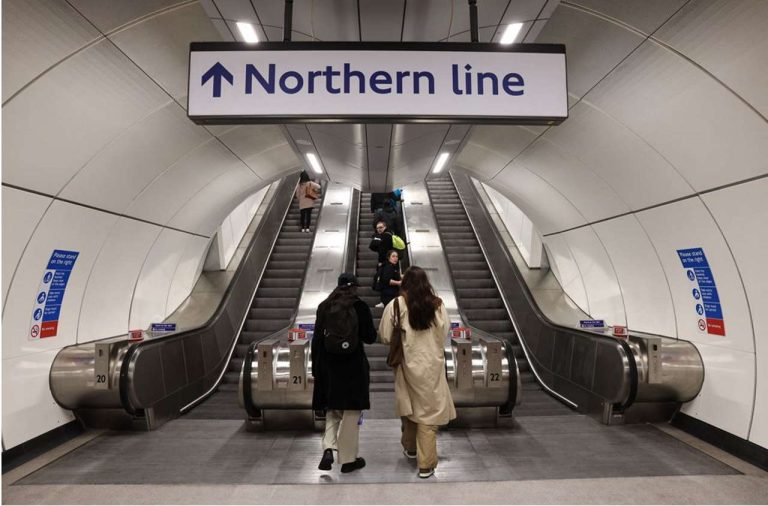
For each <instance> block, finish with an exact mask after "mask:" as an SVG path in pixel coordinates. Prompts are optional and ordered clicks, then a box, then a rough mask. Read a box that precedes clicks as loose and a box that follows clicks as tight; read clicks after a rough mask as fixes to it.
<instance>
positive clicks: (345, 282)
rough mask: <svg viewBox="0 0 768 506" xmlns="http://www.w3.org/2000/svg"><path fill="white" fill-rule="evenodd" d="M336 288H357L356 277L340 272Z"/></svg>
mask: <svg viewBox="0 0 768 506" xmlns="http://www.w3.org/2000/svg"><path fill="white" fill-rule="evenodd" d="M338 286H358V284H357V276H355V275H354V274H352V273H351V272H342V273H341V275H339V283H338Z"/></svg>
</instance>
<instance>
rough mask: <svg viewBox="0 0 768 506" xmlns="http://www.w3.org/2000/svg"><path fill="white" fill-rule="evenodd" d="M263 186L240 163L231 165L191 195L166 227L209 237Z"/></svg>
mask: <svg viewBox="0 0 768 506" xmlns="http://www.w3.org/2000/svg"><path fill="white" fill-rule="evenodd" d="M261 186H264V183H263V182H262V180H261V179H259V178H258V177H257V176H256V175H255V174H254V173H253V172H251V170H250V169H249V168H248V167H246V166H245V165H243V164H238V165H234V166H233V167H231V168H229V169H228V170H227V171H226V172H223V173H221V174H220V175H219V176H218V177H216V178H215V179H213V180H212V181H210V182H209V183H208V184H206V185H205V186H204V187H203V188H202V189H200V190H199V191H198V192H197V193H195V195H193V196H192V197H191V198H190V199H189V200H188V201H187V202H186V203H185V204H184V206H183V207H182V208H181V209H179V211H178V212H177V213H176V215H174V216H173V218H171V220H170V221H169V222H168V225H169V226H171V227H173V228H176V229H180V230H186V231H188V232H193V233H196V234H201V235H204V236H208V237H210V236H212V235H213V234H214V233H215V232H216V229H217V228H218V227H219V226H221V223H222V222H223V221H224V218H226V217H227V216H229V213H231V212H232V210H233V209H234V208H235V207H237V206H238V205H239V204H240V203H241V202H242V201H243V200H245V199H246V197H248V196H250V195H252V194H253V192H255V191H256V190H257V189H258V188H259V187H261Z"/></svg>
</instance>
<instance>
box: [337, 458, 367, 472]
mask: <svg viewBox="0 0 768 506" xmlns="http://www.w3.org/2000/svg"><path fill="white" fill-rule="evenodd" d="M364 467H365V459H364V458H363V457H357V458H356V459H355V461H354V462H347V463H346V464H342V465H341V472H342V473H351V472H352V471H356V470H358V469H362V468H364Z"/></svg>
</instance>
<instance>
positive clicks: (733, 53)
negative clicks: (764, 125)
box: [654, 0, 768, 116]
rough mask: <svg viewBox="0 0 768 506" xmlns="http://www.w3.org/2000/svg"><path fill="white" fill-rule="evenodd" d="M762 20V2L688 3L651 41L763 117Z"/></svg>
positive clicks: (766, 105) (767, 40) (767, 99)
mask: <svg viewBox="0 0 768 506" xmlns="http://www.w3.org/2000/svg"><path fill="white" fill-rule="evenodd" d="M662 1H664V0H662ZM766 19H768V2H765V1H759V0H758V1H754V0H752V1H749V0H747V1H734V0H708V1H706V2H702V1H699V2H689V3H688V4H687V5H686V6H685V7H683V9H681V10H680V12H678V13H677V14H676V15H675V16H674V17H673V18H672V19H671V20H670V21H669V22H668V23H666V24H665V25H664V26H663V27H662V29H661V30H659V32H658V33H656V34H655V35H654V37H655V38H658V39H660V40H662V41H664V42H665V43H667V44H669V45H671V46H672V47H674V48H675V50H677V51H680V52H681V53H683V54H684V55H685V56H686V57H688V58H691V59H692V60H694V61H695V62H696V63H697V64H699V65H701V66H702V67H704V68H705V69H706V70H707V72H711V73H712V74H713V75H714V76H715V77H716V78H717V79H719V80H720V81H722V82H723V83H725V85H726V86H728V87H729V88H731V89H732V90H733V91H734V92H736V93H738V94H739V95H740V96H741V97H743V98H744V99H745V100H746V101H747V102H749V104H750V105H752V106H753V107H755V108H756V109H757V110H758V111H760V112H761V113H762V114H763V116H768V93H765V90H766V89H767V88H768V59H766V58H765V54H766V53H768V37H766V36H765V21H766ZM703 34H706V36H702V35H703Z"/></svg>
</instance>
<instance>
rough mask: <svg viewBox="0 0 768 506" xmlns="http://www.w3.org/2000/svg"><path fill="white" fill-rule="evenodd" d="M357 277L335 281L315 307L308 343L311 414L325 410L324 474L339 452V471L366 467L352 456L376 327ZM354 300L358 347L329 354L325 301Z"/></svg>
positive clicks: (344, 276) (364, 403) (366, 400)
mask: <svg viewBox="0 0 768 506" xmlns="http://www.w3.org/2000/svg"><path fill="white" fill-rule="evenodd" d="M357 286H358V285H357V278H356V277H355V275H354V274H351V273H346V272H345V273H343V274H342V275H340V276H339V280H338V286H337V287H336V289H335V290H334V291H333V293H331V295H330V296H329V297H328V298H327V299H325V300H324V301H323V302H321V303H320V305H319V306H318V308H317V317H316V320H315V331H314V336H313V338H312V348H311V357H312V376H313V377H314V379H315V386H314V390H313V392H312V409H313V410H315V411H321V410H325V411H326V417H325V434H324V435H323V457H322V459H321V460H320V465H319V466H318V469H321V470H323V471H327V470H330V469H331V464H333V450H338V456H339V461H340V462H341V472H342V473H348V472H350V471H354V470H356V469H360V468H362V467H364V466H365V460H364V459H363V458H362V457H358V456H357V450H358V435H359V425H358V421H359V420H360V418H361V416H362V411H363V410H364V409H370V408H371V402H370V396H369V384H370V381H371V380H370V366H369V364H368V358H367V357H366V355H365V350H364V349H363V343H366V344H373V343H374V342H375V341H376V327H374V325H373V316H372V315H371V310H370V308H369V307H368V304H366V303H365V302H364V301H363V300H361V299H360V298H359V297H357ZM340 295H341V296H352V297H354V302H353V305H354V309H355V312H356V314H357V329H358V338H359V343H358V345H357V347H356V349H355V350H354V351H353V352H351V353H349V354H343V355H342V354H334V353H331V352H329V351H328V350H327V349H326V343H325V339H326V337H325V329H326V323H327V322H326V321H325V315H324V313H325V312H326V310H327V308H328V307H329V304H330V302H329V301H330V300H331V299H332V298H334V297H338V296H340Z"/></svg>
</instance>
